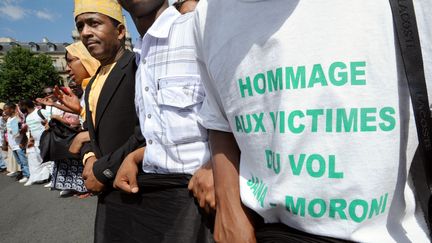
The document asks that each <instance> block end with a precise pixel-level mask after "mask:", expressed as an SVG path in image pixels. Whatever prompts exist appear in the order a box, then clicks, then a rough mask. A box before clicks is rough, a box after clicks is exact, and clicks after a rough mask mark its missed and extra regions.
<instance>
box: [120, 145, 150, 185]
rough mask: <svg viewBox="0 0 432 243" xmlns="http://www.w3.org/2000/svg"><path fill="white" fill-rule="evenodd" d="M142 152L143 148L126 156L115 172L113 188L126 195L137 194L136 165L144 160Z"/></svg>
mask: <svg viewBox="0 0 432 243" xmlns="http://www.w3.org/2000/svg"><path fill="white" fill-rule="evenodd" d="M144 151H145V147H142V148H139V149H137V150H135V151H133V152H132V153H130V154H129V155H128V156H126V158H125V159H124V161H123V163H122V164H121V166H120V169H119V170H118V171H117V175H116V178H115V180H114V183H113V186H114V188H117V189H120V190H122V191H124V192H127V193H137V192H138V191H139V187H138V183H137V175H138V164H140V163H141V162H142V161H143V159H144Z"/></svg>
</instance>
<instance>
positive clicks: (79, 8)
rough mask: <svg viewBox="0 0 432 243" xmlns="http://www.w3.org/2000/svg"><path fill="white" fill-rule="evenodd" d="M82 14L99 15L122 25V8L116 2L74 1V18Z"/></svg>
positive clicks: (110, 0)
mask: <svg viewBox="0 0 432 243" xmlns="http://www.w3.org/2000/svg"><path fill="white" fill-rule="evenodd" d="M83 13H101V14H104V15H106V16H109V17H111V18H113V19H115V20H117V21H119V22H120V23H122V24H123V23H124V21H123V13H122V8H121V6H120V4H119V3H118V2H117V0H75V9H74V18H76V17H77V16H78V15H80V14H83Z"/></svg>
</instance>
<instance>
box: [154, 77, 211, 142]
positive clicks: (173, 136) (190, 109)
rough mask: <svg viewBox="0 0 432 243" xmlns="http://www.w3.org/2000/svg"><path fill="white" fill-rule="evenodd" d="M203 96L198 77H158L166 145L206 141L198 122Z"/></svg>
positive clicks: (203, 130) (158, 99) (159, 102)
mask: <svg viewBox="0 0 432 243" xmlns="http://www.w3.org/2000/svg"><path fill="white" fill-rule="evenodd" d="M204 96H205V93H204V88H203V86H202V84H201V82H200V77H199V76H198V75H189V76H170V77H163V78H159V80H158V91H157V101H158V105H159V108H160V111H161V119H162V123H163V125H162V127H163V134H164V137H165V139H163V140H165V142H167V144H184V143H191V142H196V141H207V130H206V129H205V128H204V127H202V126H201V125H200V124H199V123H198V121H197V118H198V116H197V113H198V111H199V109H200V108H201V105H202V102H203V100H204Z"/></svg>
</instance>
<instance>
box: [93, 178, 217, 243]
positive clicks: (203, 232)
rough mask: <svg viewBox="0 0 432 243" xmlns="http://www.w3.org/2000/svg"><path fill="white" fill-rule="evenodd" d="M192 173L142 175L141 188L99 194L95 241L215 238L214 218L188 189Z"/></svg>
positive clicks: (157, 242) (184, 241) (202, 242)
mask: <svg viewBox="0 0 432 243" xmlns="http://www.w3.org/2000/svg"><path fill="white" fill-rule="evenodd" d="M189 179H190V176H189V175H156V174H145V175H139V176H138V184H139V186H140V192H139V193H138V194H134V195H132V194H126V193H122V192H120V191H116V190H111V191H109V192H105V193H103V194H101V195H99V200H98V205H97V213H96V224H95V242H97V243H102V242H103V243H105V242H127V243H129V242H148V243H153V242H154V243H160V242H164V243H165V242H166V243H171V242H172V243H177V242H180V243H189V242H191V243H192V242H193V243H195V242H196V243H207V242H213V235H212V230H213V219H212V218H211V217H207V215H206V214H205V213H203V212H202V211H201V210H200V208H199V206H198V205H197V204H196V202H195V199H194V197H193V196H192V195H191V194H190V193H189V190H188V189H187V183H188V181H189Z"/></svg>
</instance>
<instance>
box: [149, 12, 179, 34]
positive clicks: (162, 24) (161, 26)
mask: <svg viewBox="0 0 432 243" xmlns="http://www.w3.org/2000/svg"><path fill="white" fill-rule="evenodd" d="M180 15H181V14H180V12H179V11H177V9H176V8H175V7H173V6H170V7H168V8H167V9H165V11H163V12H162V14H161V15H160V16H159V18H157V19H156V21H155V22H154V23H153V25H152V26H151V27H150V29H148V31H147V34H149V35H151V36H153V37H156V38H167V37H168V34H169V31H170V29H171V26H172V24H173V23H174V21H175V20H176V19H177V18H178V17H179V16H180Z"/></svg>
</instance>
